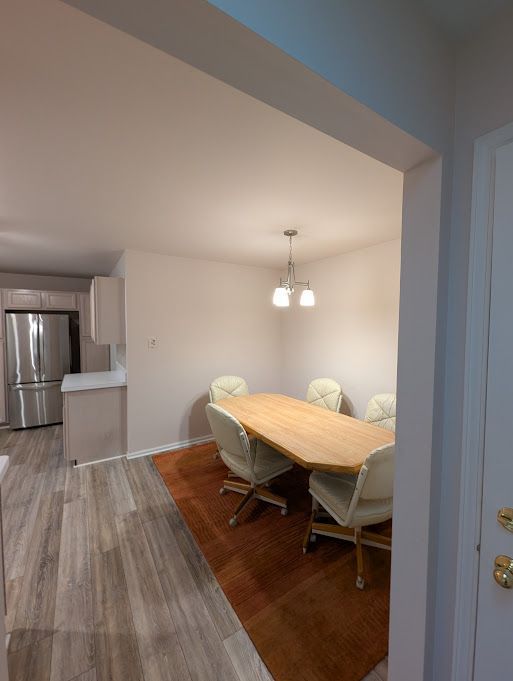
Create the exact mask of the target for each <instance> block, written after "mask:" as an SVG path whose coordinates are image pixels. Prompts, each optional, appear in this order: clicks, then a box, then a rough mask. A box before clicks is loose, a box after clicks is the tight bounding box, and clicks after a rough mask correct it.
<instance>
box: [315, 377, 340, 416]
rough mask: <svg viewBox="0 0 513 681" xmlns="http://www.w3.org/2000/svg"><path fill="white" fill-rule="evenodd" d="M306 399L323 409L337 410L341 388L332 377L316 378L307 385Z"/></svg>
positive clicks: (338, 408)
mask: <svg viewBox="0 0 513 681" xmlns="http://www.w3.org/2000/svg"><path fill="white" fill-rule="evenodd" d="M306 401H307V402H308V403H309V404H315V405H316V406H318V407H322V408H323V409H330V410H331V411H339V410H340V404H341V402H342V388H341V387H340V386H339V384H338V383H337V382H336V381H334V380H333V379H332V378H316V379H314V380H313V381H312V382H311V383H310V385H309V386H308V390H307V391H306Z"/></svg>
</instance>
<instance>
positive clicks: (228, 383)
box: [208, 376, 249, 459]
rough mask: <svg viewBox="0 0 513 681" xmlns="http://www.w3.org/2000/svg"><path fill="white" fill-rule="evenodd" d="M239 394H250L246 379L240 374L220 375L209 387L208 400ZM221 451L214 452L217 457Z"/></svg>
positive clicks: (214, 400)
mask: <svg viewBox="0 0 513 681" xmlns="http://www.w3.org/2000/svg"><path fill="white" fill-rule="evenodd" d="M239 395H249V388H248V384H247V383H246V381H245V380H244V379H243V378H241V377H240V376H219V377H218V378H214V380H213V381H212V383H211V384H210V387H209V389H208V401H209V402H219V400H224V398H225V397H238V396H239ZM218 456H219V452H218V451H217V452H216V453H215V454H214V459H217V457H218Z"/></svg>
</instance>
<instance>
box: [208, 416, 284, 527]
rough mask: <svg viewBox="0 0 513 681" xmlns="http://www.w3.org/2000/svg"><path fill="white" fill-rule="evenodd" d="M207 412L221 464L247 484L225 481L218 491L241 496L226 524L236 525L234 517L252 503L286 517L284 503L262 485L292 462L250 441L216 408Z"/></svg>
mask: <svg viewBox="0 0 513 681" xmlns="http://www.w3.org/2000/svg"><path fill="white" fill-rule="evenodd" d="M206 412H207V418H208V421H209V423H210V427H211V428H212V433H213V434H214V438H215V440H216V442H217V446H218V448H219V454H220V455H221V458H222V460H223V461H224V463H225V464H226V465H227V466H228V468H229V469H230V470H231V471H232V472H233V473H234V474H235V475H236V476H237V477H239V478H242V479H243V480H246V481H247V482H245V483H243V482H234V481H233V480H225V481H224V483H223V486H222V488H221V489H220V490H219V492H220V494H225V493H226V492H227V491H228V490H231V491H233V492H238V493H239V494H244V498H243V499H242V501H241V502H240V504H239V505H238V506H237V508H236V509H235V512H234V514H233V516H232V517H231V518H230V520H229V524H230V525H231V527H235V526H236V525H237V516H238V515H239V513H240V512H241V511H242V509H243V508H244V507H245V506H246V504H247V503H248V502H250V501H251V500H252V499H260V500H261V501H266V502H267V503H269V504H274V505H275V506H280V507H281V513H282V515H287V500H286V499H285V498H284V497H280V496H278V495H277V494H273V492H271V490H270V489H268V488H267V487H265V486H264V485H265V484H266V483H268V482H269V481H270V480H273V479H274V478H277V477H278V476H279V475H281V474H282V473H286V472H287V471H289V470H290V469H291V468H292V462H291V461H289V459H287V458H286V457H284V456H283V455H282V454H280V453H279V452H277V451H276V450H275V449H273V448H272V447H269V445H266V444H265V443H264V442H261V441H260V440H256V439H254V440H251V441H250V440H249V439H248V436H247V433H246V431H245V430H244V428H243V427H242V425H241V424H240V423H239V421H237V419H236V418H234V417H233V416H232V415H231V414H229V413H228V412H227V411H225V410H224V409H222V408H221V407H219V406H217V405H216V404H207V406H206Z"/></svg>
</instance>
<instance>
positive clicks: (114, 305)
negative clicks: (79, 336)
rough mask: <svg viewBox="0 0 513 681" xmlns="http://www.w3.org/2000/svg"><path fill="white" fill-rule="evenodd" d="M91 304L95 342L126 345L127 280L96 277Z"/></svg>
mask: <svg viewBox="0 0 513 681" xmlns="http://www.w3.org/2000/svg"><path fill="white" fill-rule="evenodd" d="M89 304H90V307H91V337H92V339H93V341H94V342H95V343H97V344H98V345H108V344H112V345H121V344H123V343H125V342H126V341H125V280H124V279H123V278H122V277H94V279H93V280H92V282H91V293H90V299H89Z"/></svg>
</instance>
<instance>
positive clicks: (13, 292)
mask: <svg viewBox="0 0 513 681" xmlns="http://www.w3.org/2000/svg"><path fill="white" fill-rule="evenodd" d="M41 302H42V299H41V291H28V290H25V289H5V290H4V307H5V309H6V310H7V309H10V310H39V309H41Z"/></svg>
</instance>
